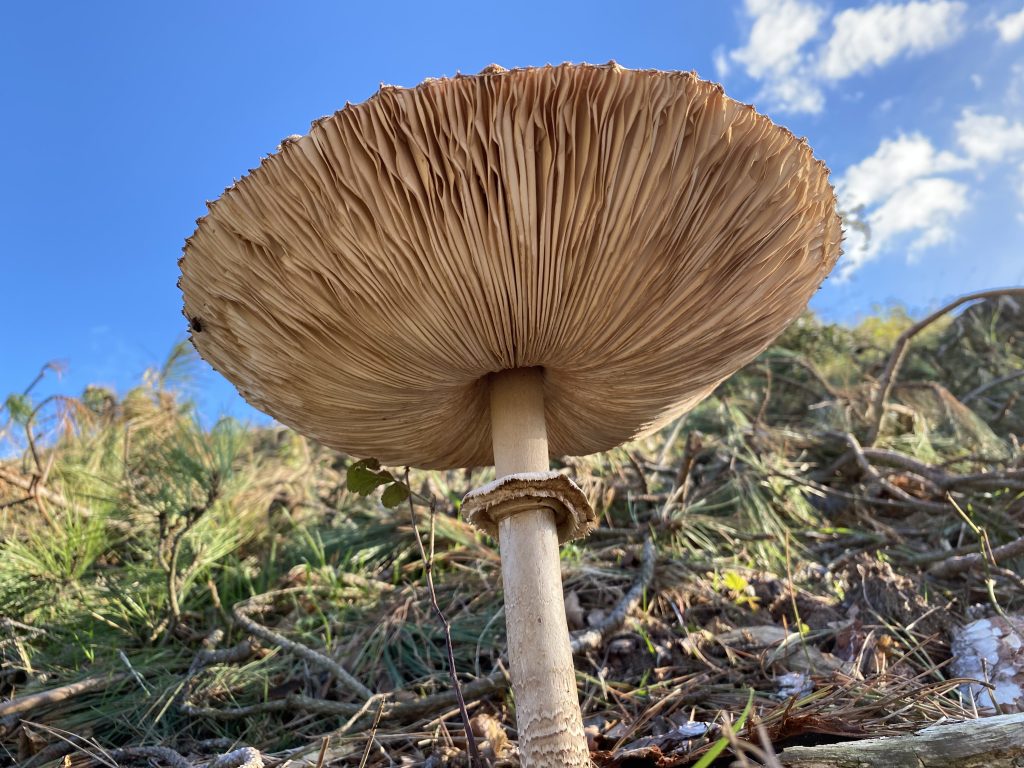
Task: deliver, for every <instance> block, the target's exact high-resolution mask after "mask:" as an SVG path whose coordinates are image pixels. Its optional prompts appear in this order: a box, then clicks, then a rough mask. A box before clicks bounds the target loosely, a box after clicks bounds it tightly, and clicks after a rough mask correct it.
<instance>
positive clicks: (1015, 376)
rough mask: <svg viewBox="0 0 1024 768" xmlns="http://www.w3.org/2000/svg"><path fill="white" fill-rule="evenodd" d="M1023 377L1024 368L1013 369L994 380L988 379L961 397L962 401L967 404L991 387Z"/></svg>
mask: <svg viewBox="0 0 1024 768" xmlns="http://www.w3.org/2000/svg"><path fill="white" fill-rule="evenodd" d="M1022 377H1024V369H1022V370H1019V371H1013V372H1012V373H1008V374H1006V375H1005V376H1000V377H999V378H996V379H992V381H986V382H985V383H984V384H982V385H980V386H977V387H975V388H974V389H972V390H971V391H970V392H968V393H967V394H966V395H964V396H963V397H961V398H960V402H961V403H963V404H964V405H967V403H969V402H971V400H973V399H974V398H976V397H978V396H979V395H981V394H983V393H985V392H988V391H989V390H990V389H993V388H994V387H998V386H999V385H1000V384H1006V383H1007V382H1010V381H1014V380H1016V379H1019V378H1022Z"/></svg>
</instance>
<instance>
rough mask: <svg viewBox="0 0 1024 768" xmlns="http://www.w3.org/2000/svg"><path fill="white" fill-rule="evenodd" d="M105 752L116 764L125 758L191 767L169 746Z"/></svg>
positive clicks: (130, 748) (180, 767)
mask: <svg viewBox="0 0 1024 768" xmlns="http://www.w3.org/2000/svg"><path fill="white" fill-rule="evenodd" d="M106 753H107V754H108V755H109V756H110V758H111V759H113V760H114V761H115V762H116V763H117V764H118V765H121V764H122V763H123V762H124V761H125V760H146V761H151V760H159V761H160V762H162V763H166V764H167V765H169V766H171V768H193V765H192V763H190V762H189V761H188V760H187V759H186V758H185V757H184V756H183V755H181V754H180V753H179V752H177V751H176V750H173V749H171V748H170V747H123V748H121V749H108V750H106ZM253 768H263V764H262V763H260V765H259V766H254V767H253Z"/></svg>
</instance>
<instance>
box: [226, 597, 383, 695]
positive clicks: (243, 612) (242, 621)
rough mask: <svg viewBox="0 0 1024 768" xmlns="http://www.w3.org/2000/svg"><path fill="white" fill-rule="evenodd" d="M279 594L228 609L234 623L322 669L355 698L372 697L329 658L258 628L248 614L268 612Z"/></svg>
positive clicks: (370, 692)
mask: <svg viewBox="0 0 1024 768" xmlns="http://www.w3.org/2000/svg"><path fill="white" fill-rule="evenodd" d="M281 593H282V591H275V592H266V593H264V594H262V595H258V596H257V597H251V598H249V599H248V600H243V601H242V602H240V603H236V604H235V605H234V607H233V608H232V609H231V613H232V615H233V616H234V618H235V622H236V623H237V624H238V625H239V626H240V627H242V628H243V629H245V631H246V632H248V633H249V634H251V635H255V636H256V637H258V638H260V639H261V640H265V641H266V642H268V643H271V644H272V645H276V646H277V647H278V648H282V649H284V650H286V651H288V652H289V653H292V654H294V655H296V656H298V657H299V658H301V659H305V660H306V661H308V662H309V663H310V664H315V665H316V666H318V667H320V668H321V669H325V670H327V671H328V672H330V673H331V674H332V675H334V677H335V678H336V679H337V680H338V683H339V684H343V685H344V686H345V687H346V688H348V689H349V690H350V691H351V692H353V693H355V694H357V695H358V696H360V697H362V698H366V699H368V698H370V697H371V696H373V691H371V690H370V689H369V688H367V687H366V686H365V685H363V684H362V683H361V682H359V681H358V680H356V679H355V678H354V677H352V675H351V674H349V672H348V670H347V669H345V668H344V667H343V666H341V664H339V663H338V662H336V661H335V660H334V659H331V658H328V657H327V656H324V654H322V653H320V652H319V651H314V650H313V649H312V648H310V647H308V646H305V645H302V644H301V643H296V642H294V641H292V640H289V639H288V638H287V637H284V636H283V635H279V634H278V633H277V632H274V631H273V630H272V629H269V628H267V627H265V626H263V625H262V624H259V623H258V622H256V621H254V620H253V619H252V618H250V617H249V616H248V613H249V612H250V611H253V612H256V611H261V610H267V609H268V608H269V607H270V606H269V605H268V603H270V602H272V601H273V599H274V598H275V597H277V596H279V595H280V594H281Z"/></svg>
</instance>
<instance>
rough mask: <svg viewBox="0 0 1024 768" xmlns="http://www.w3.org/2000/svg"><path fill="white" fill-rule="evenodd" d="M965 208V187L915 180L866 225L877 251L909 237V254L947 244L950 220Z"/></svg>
mask: <svg viewBox="0 0 1024 768" xmlns="http://www.w3.org/2000/svg"><path fill="white" fill-rule="evenodd" d="M967 208H968V203H967V185H966V184H961V183H960V182H957V181H953V180H952V179H946V178H941V177H940V178H929V179H916V180H915V181H913V182H911V183H910V184H907V185H906V186H904V187H901V188H900V189H899V190H898V191H897V192H896V193H895V194H894V195H892V196H891V197H890V198H889V199H888V200H886V201H885V202H884V203H883V204H882V205H881V206H879V207H878V208H877V209H876V210H875V211H874V212H873V213H872V214H871V216H870V217H869V220H868V221H869V224H870V225H871V234H872V237H873V238H874V239H875V241H876V243H878V247H879V248H881V247H882V246H883V245H884V244H885V243H887V242H889V241H890V240H892V239H893V238H894V237H896V236H897V235H904V234H908V233H909V234H914V235H915V237H914V239H913V240H912V242H911V244H910V250H911V251H920V250H923V249H925V248H928V247H929V246H933V245H938V244H939V243H944V242H946V241H947V240H949V239H950V238H951V237H952V236H953V228H952V226H951V224H952V220H953V219H954V218H956V217H957V216H959V215H960V214H962V213H964V212H965V211H966V210H967Z"/></svg>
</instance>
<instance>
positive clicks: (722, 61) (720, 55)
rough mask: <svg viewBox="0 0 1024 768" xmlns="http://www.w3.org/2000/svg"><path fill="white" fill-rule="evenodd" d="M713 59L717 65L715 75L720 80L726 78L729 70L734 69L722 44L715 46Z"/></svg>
mask: <svg viewBox="0 0 1024 768" xmlns="http://www.w3.org/2000/svg"><path fill="white" fill-rule="evenodd" d="M711 60H712V62H713V63H714V65H715V75H716V76H717V77H718V79H719V80H721V79H723V78H725V77H726V76H727V75H728V74H729V70H730V69H732V68H731V67H730V66H729V58H728V57H727V56H726V55H725V51H724V50H723V49H722V47H721V46H719V47H718V48H715V52H714V53H713V54H711Z"/></svg>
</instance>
